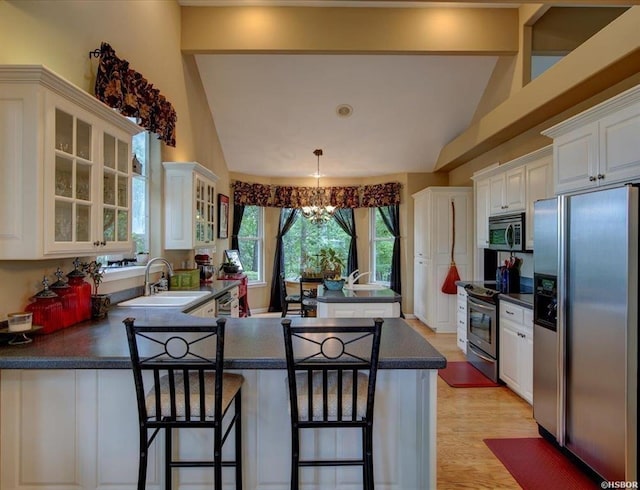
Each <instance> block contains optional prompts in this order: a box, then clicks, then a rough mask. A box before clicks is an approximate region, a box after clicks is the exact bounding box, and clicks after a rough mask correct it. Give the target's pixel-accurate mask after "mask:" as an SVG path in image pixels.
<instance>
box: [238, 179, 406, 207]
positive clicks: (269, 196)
mask: <svg viewBox="0 0 640 490" xmlns="http://www.w3.org/2000/svg"><path fill="white" fill-rule="evenodd" d="M232 186H233V202H234V203H237V204H244V205H245V206H263V207H276V208H301V207H303V206H312V205H313V204H318V203H319V204H321V205H323V206H327V205H329V206H335V207H337V208H343V209H348V208H351V209H353V208H375V207H380V206H391V205H394V204H400V191H401V189H402V185H401V184H400V183H398V182H390V183H387V184H378V185H365V186H345V187H320V188H319V189H318V188H317V187H295V186H279V185H273V186H271V185H265V184H249V183H247V182H234V183H233V184H232ZM318 195H319V199H318Z"/></svg>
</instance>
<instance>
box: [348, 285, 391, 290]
mask: <svg viewBox="0 0 640 490" xmlns="http://www.w3.org/2000/svg"><path fill="white" fill-rule="evenodd" d="M386 288H387V286H383V285H382V284H352V285H351V286H349V285H348V284H347V285H346V286H345V287H344V289H348V290H350V291H373V290H375V289H386Z"/></svg>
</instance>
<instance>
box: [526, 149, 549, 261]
mask: <svg viewBox="0 0 640 490" xmlns="http://www.w3.org/2000/svg"><path fill="white" fill-rule="evenodd" d="M524 169H525V183H526V196H527V197H526V199H527V207H526V215H525V240H526V247H527V250H533V219H534V216H533V215H534V212H533V211H534V209H533V205H534V203H535V202H536V201H538V200H540V199H546V198H548V197H553V149H552V147H551V145H549V146H546V147H544V148H541V149H540V150H537V151H534V152H532V153H530V154H528V155H527V163H526V165H525V167H524Z"/></svg>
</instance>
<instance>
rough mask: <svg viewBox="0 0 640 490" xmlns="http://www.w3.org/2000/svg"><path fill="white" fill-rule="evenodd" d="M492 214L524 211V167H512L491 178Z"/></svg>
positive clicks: (490, 210) (490, 209)
mask: <svg viewBox="0 0 640 490" xmlns="http://www.w3.org/2000/svg"><path fill="white" fill-rule="evenodd" d="M489 195H490V205H489V213H490V215H491V216H493V215H496V214H508V213H517V212H519V211H524V208H525V188H524V168H523V167H517V168H511V169H509V170H506V171H504V172H500V173H499V174H497V175H494V176H492V177H490V178H489Z"/></svg>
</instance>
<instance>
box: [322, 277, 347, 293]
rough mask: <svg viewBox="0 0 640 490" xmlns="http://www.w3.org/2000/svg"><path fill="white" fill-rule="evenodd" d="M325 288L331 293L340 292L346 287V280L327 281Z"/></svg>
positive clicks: (325, 281)
mask: <svg viewBox="0 0 640 490" xmlns="http://www.w3.org/2000/svg"><path fill="white" fill-rule="evenodd" d="M324 287H326V288H327V289H328V290H329V291H340V290H341V289H342V288H343V287H344V279H325V280H324Z"/></svg>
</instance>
